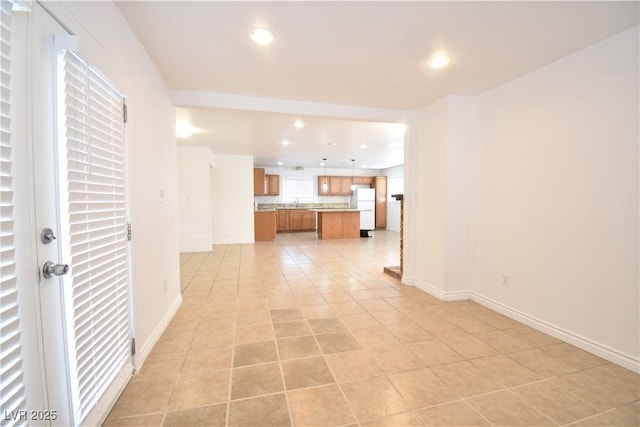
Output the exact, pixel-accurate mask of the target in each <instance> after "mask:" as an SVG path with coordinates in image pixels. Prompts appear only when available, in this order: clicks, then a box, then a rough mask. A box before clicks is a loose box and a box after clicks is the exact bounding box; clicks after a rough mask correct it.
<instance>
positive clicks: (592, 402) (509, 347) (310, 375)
mask: <svg viewBox="0 0 640 427" xmlns="http://www.w3.org/2000/svg"><path fill="white" fill-rule="evenodd" d="M398 264H399V235H398V233H393V232H386V231H377V232H376V234H375V237H374V238H371V239H359V240H354V241H319V240H315V238H314V234H313V233H291V234H278V235H277V238H276V240H275V241H274V242H268V243H256V244H247V245H219V246H215V247H214V248H213V251H211V252H208V253H192V254H182V256H181V281H182V290H183V304H182V306H181V307H180V309H179V311H178V313H177V314H176V316H175V318H174V319H173V321H172V322H171V324H170V325H169V327H168V328H167V330H166V331H165V333H164V335H163V336H162V337H161V339H160V341H159V342H158V343H157V345H156V346H155V348H154V349H153V351H152V353H151V355H150V356H149V357H148V359H147V361H146V363H145V364H144V366H143V369H142V370H141V372H139V373H138V374H136V375H135V376H134V377H133V379H132V380H131V382H130V383H129V385H128V386H127V388H126V389H125V391H124V393H123V395H122V396H121V398H120V399H119V401H118V402H117V403H116V405H115V407H114V408H113V410H112V411H111V413H110V415H109V418H108V419H107V421H106V423H105V425H107V426H116V425H127V426H134V425H137V426H143V425H144V426H160V425H184V426H188V425H191V426H195V425H214V426H225V425H229V426H267V425H269V426H280V425H296V426H318V425H323V426H349V425H360V426H377V425H387V426H423V425H425V426H436V425H439V426H443V425H473V426H481V425H487V426H490V425H495V426H498V425H532V426H542V425H571V424H574V423H575V424H576V425H639V424H640V419H639V412H640V403H639V400H638V399H639V395H640V390H639V376H638V375H637V374H635V373H632V372H631V371H628V370H626V369H623V368H621V367H618V366H616V365H613V364H611V363H609V362H607V361H605V360H603V359H601V358H599V357H596V356H594V355H592V354H590V353H587V352H585V351H582V350H580V349H578V348H576V347H573V346H571V345H569V344H566V343H563V342H561V341H559V340H557V339H555V338H552V337H550V336H548V335H545V334H542V333H540V332H537V331H536V330H534V329H531V328H529V327H527V326H524V325H522V324H520V323H518V322H515V321H513V320H511V319H509V318H507V317H504V316H502V315H500V314H498V313H496V312H493V311H491V310H489V309H487V308H485V307H483V306H480V305H478V304H476V303H474V302H471V301H459V302H447V303H444V302H442V301H439V300H437V299H436V298H434V297H431V296H429V295H428V294H425V293H424V292H422V291H420V290H418V289H416V288H413V287H407V286H404V285H402V284H400V282H399V281H398V280H395V279H393V278H391V277H389V276H387V275H384V274H383V273H382V268H383V266H389V265H398ZM149 304H153V301H149Z"/></svg>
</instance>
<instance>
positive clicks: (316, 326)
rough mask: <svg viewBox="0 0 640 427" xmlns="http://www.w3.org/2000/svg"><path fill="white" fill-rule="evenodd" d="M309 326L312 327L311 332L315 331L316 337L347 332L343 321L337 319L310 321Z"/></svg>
mask: <svg viewBox="0 0 640 427" xmlns="http://www.w3.org/2000/svg"><path fill="white" fill-rule="evenodd" d="M309 326H311V330H313V333H314V334H316V335H318V334H328V333H332V332H345V331H346V330H347V328H346V327H345V326H344V324H343V323H342V321H341V320H340V319H339V318H337V317H330V318H324V319H309Z"/></svg>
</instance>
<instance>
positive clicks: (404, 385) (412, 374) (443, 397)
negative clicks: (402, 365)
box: [389, 368, 460, 409]
mask: <svg viewBox="0 0 640 427" xmlns="http://www.w3.org/2000/svg"><path fill="white" fill-rule="evenodd" d="M389 380H390V381H391V382H392V383H393V385H394V386H395V387H396V389H397V390H398V391H399V392H400V394H401V395H402V397H404V399H405V400H406V401H407V402H409V404H410V405H411V406H412V407H413V408H414V409H419V408H424V407H427V406H433V405H437V404H440V403H445V402H451V401H454V400H458V399H460V397H459V396H458V395H457V394H456V393H455V392H454V391H453V390H451V388H450V387H449V386H448V385H447V384H445V383H444V381H442V380H441V379H440V378H438V377H437V376H436V375H435V374H434V373H433V372H432V371H431V370H430V369H428V368H427V369H418V370H415V371H406V372H400V373H397V374H392V375H389Z"/></svg>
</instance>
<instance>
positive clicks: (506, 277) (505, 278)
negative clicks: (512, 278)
mask: <svg viewBox="0 0 640 427" xmlns="http://www.w3.org/2000/svg"><path fill="white" fill-rule="evenodd" d="M510 285H511V283H510V282H509V275H508V274H506V273H503V274H502V286H504V287H505V288H508V287H509V286H510Z"/></svg>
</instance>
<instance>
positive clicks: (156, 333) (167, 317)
mask: <svg viewBox="0 0 640 427" xmlns="http://www.w3.org/2000/svg"><path fill="white" fill-rule="evenodd" d="M181 304H182V294H181V293H178V297H177V298H176V299H175V301H174V302H173V304H171V307H169V310H167V312H166V313H165V314H164V316H162V319H160V322H158V325H157V326H156V328H155V329H154V330H153V333H152V334H151V336H150V337H149V339H148V340H147V341H146V342H145V343H144V344H143V345H142V347H141V348H140V349H136V355H135V356H134V361H133V366H134V369H135V371H136V372H139V371H140V369H141V368H142V365H144V362H145V361H146V360H147V357H149V353H151V350H153V347H154V346H155V345H156V343H157V342H158V340H159V339H160V337H161V336H162V334H163V333H164V331H165V329H167V326H169V323H170V322H171V319H173V316H175V314H176V312H177V311H178V309H179V308H180V305H181Z"/></svg>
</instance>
